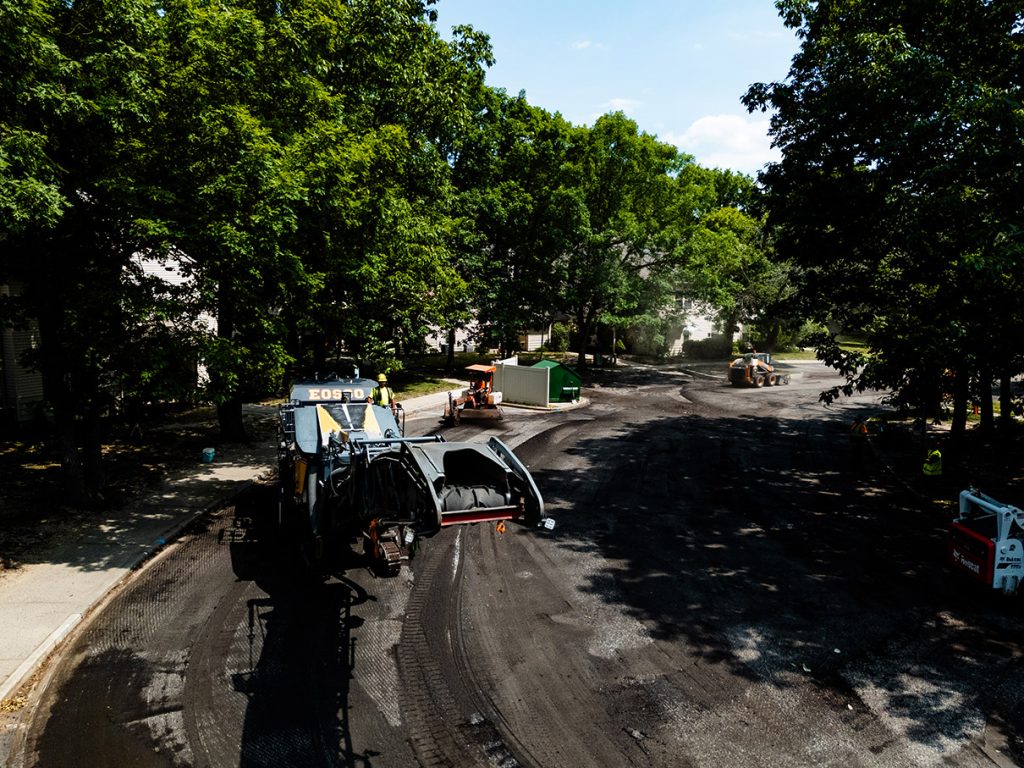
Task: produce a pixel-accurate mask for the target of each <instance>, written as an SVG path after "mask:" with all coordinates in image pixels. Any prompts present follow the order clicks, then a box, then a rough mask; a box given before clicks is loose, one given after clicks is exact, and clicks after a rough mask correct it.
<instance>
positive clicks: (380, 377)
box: [377, 373, 388, 381]
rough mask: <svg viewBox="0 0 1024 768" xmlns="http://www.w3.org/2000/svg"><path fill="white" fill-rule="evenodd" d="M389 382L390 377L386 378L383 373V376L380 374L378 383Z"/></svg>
mask: <svg viewBox="0 0 1024 768" xmlns="http://www.w3.org/2000/svg"><path fill="white" fill-rule="evenodd" d="M387 380H388V377H387V376H385V375H384V374H383V373H382V374H380V375H379V376H378V377H377V381H387Z"/></svg>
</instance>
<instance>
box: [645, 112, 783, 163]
mask: <svg viewBox="0 0 1024 768" xmlns="http://www.w3.org/2000/svg"><path fill="white" fill-rule="evenodd" d="M660 138H661V139H662V140H663V141H667V142H670V143H672V144H675V145H676V146H677V147H679V148H680V149H681V150H682V151H683V152H686V153H687V154H690V155H693V156H694V159H696V161H697V162H698V163H699V164H700V165H703V166H705V167H706V168H727V169H729V170H733V171H740V172H742V173H748V174H750V175H751V176H756V175H757V172H758V171H759V170H761V168H762V167H763V166H764V165H765V164H766V163H770V162H776V161H778V160H779V159H780V157H781V155H780V154H779V151H778V150H776V149H773V148H772V146H771V140H770V139H769V138H768V118H767V117H760V116H753V115H747V116H744V115H705V116H704V117H701V118H699V119H698V120H696V121H695V122H694V123H693V124H692V125H691V126H690V127H689V128H687V129H686V131H685V132H683V133H682V134H673V133H667V134H664V135H663V136H661V137H660Z"/></svg>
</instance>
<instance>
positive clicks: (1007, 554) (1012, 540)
mask: <svg viewBox="0 0 1024 768" xmlns="http://www.w3.org/2000/svg"><path fill="white" fill-rule="evenodd" d="M946 563H947V564H948V565H949V567H950V568H952V569H953V570H954V571H956V572H958V573H961V574H964V575H966V576H967V577H968V578H970V579H971V580H973V581H977V582H979V583H981V584H984V585H985V586H986V587H989V588H991V589H998V590H1001V591H1002V592H1003V593H1005V594H1008V595H1014V594H1021V593H1022V592H1024V590H1022V589H1021V582H1022V581H1024V512H1022V511H1021V510H1019V509H1018V508H1017V507H1013V506H1010V505H1009V504H1001V503H1000V502H998V501H996V500H995V499H993V498H992V497H991V496H986V495H985V494H984V493H981V492H980V491H976V490H974V489H973V488H970V489H968V490H966V491H961V492H960V506H959V510H958V512H957V516H956V517H955V518H954V519H953V521H952V522H951V523H950V525H949V537H948V539H947V545H946Z"/></svg>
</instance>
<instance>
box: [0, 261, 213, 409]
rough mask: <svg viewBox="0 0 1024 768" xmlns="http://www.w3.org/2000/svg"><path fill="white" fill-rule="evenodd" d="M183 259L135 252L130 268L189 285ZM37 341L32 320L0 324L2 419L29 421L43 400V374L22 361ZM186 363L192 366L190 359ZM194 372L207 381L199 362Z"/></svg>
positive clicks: (7, 292) (13, 289) (9, 287)
mask: <svg viewBox="0 0 1024 768" xmlns="http://www.w3.org/2000/svg"><path fill="white" fill-rule="evenodd" d="M185 258H186V257H185V256H184V255H182V254H176V255H173V256H172V257H171V258H169V259H166V260H158V259H153V258H149V257H146V256H142V255H139V254H136V255H135V256H134V257H133V258H132V262H133V269H132V270H130V271H131V272H133V273H134V274H135V275H136V276H141V277H142V278H143V279H145V278H157V279H158V280H160V281H161V282H163V283H165V284H167V286H168V287H172V286H182V285H188V284H189V281H190V280H191V278H190V277H189V276H188V275H187V274H186V273H185V270H184V269H183V264H184V259H185ZM22 290H23V287H22V286H21V285H20V284H18V283H14V282H12V283H9V284H6V285H0V296H8V297H10V296H18V295H20V293H21V291H22ZM199 322H200V323H201V324H202V326H203V327H204V328H205V329H206V330H208V331H210V332H211V333H212V332H216V328H217V322H216V320H215V319H214V318H213V317H211V316H209V315H202V316H200V318H199ZM39 344H40V334H39V325H38V323H37V322H36V321H35V320H34V319H29V320H27V321H26V322H25V323H23V324H20V325H18V326H16V327H10V326H3V327H0V376H2V389H0V420H2V421H4V422H7V423H10V422H15V423H23V422H27V421H30V420H31V419H32V418H33V417H34V416H35V415H36V413H37V411H38V409H39V407H40V406H41V405H42V403H43V399H44V398H43V378H42V375H41V374H40V373H39V372H38V371H36V370H33V369H32V368H31V367H29V366H27V365H26V364H25V362H24V356H25V353H26V352H31V350H33V349H36V348H37V347H38V346H39ZM185 362H186V364H189V365H191V363H190V362H189V361H185ZM195 372H196V375H197V376H198V383H203V382H205V381H206V380H208V377H207V374H206V369H205V367H204V366H202V365H201V364H198V363H196V366H195Z"/></svg>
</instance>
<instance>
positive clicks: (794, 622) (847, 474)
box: [535, 416, 1024, 754]
mask: <svg viewBox="0 0 1024 768" xmlns="http://www.w3.org/2000/svg"><path fill="white" fill-rule="evenodd" d="M570 453H571V454H573V455H575V456H576V457H577V458H578V459H579V460H581V461H583V462H585V466H584V467H583V468H581V469H572V470H547V471H537V472H535V480H536V481H537V483H538V485H539V487H540V488H541V491H542V493H543V495H544V497H545V500H546V502H547V504H548V506H549V510H550V511H551V512H552V513H553V514H555V515H556V516H557V517H558V525H559V528H558V540H559V546H561V547H565V548H568V549H571V550H574V551H582V552H587V553H591V554H593V555H596V556H598V557H599V558H600V562H601V563H603V565H601V566H600V567H599V568H598V569H597V570H596V571H594V572H590V573H589V574H588V575H587V576H586V579H585V580H584V582H583V583H581V584H580V585H579V589H581V590H582V591H583V592H585V593H587V594H590V595H593V596H597V597H598V598H599V599H601V600H602V601H605V602H607V603H609V604H613V605H614V606H616V608H617V609H620V610H622V611H625V612H626V613H628V614H629V615H630V616H632V617H633V618H634V619H636V620H637V621H638V622H640V623H641V624H642V625H643V626H644V627H645V628H646V630H647V632H649V634H650V636H651V637H652V638H653V639H655V640H656V641H662V642H670V643H671V642H684V643H686V644H687V645H688V647H690V648H692V649H693V650H694V651H695V652H696V653H699V654H700V655H701V657H702V658H703V659H704V660H706V661H709V662H714V663H720V664H724V665H727V667H728V668H729V669H730V670H731V671H732V673H733V674H735V675H738V676H742V677H745V678H749V679H757V680H761V681H764V682H767V683H768V684H770V685H773V686H776V687H779V688H787V687H790V686H792V685H793V684H794V683H796V682H797V681H804V682H811V683H813V684H814V685H816V686H819V687H820V688H822V689H823V690H827V691H829V692H830V694H831V695H833V696H835V697H836V699H837V700H838V701H844V702H847V703H848V704H849V706H850V708H851V709H854V708H856V709H858V710H861V711H863V710H864V708H865V707H866V708H868V709H870V710H872V711H874V712H875V713H876V714H879V715H880V716H881V717H882V718H883V720H885V721H886V724H887V725H893V724H897V725H898V726H899V727H900V729H901V730H903V731H904V732H905V733H906V734H907V736H908V737H909V738H910V739H911V740H913V741H914V742H916V743H918V744H920V745H923V746H925V747H927V748H929V749H932V750H935V751H936V752H937V753H938V754H945V753H946V751H947V750H949V749H952V748H957V747H958V746H959V745H962V744H963V743H964V742H965V741H969V740H970V739H971V738H972V737H977V736H978V735H979V733H980V732H981V730H983V727H984V724H985V719H986V717H987V716H989V715H990V714H991V713H996V714H997V715H1000V716H1002V718H1003V719H1004V720H1005V721H1007V723H1008V724H1009V726H1010V727H1011V730H1013V729H1017V730H1019V729H1020V727H1021V723H1020V722H1015V718H1016V719H1017V720H1019V718H1020V714H1021V711H1022V709H1024V705H1022V702H1024V671H1022V670H1021V669H1020V668H1019V665H1017V664H1016V662H1015V659H1016V658H1019V656H1020V654H1021V652H1022V650H1024V646H1022V643H1021V638H1022V637H1024V617H1022V615H1021V611H1020V607H1019V603H1013V602H1012V601H1011V602H1008V601H1006V600H1004V599H1001V598H1000V597H999V596H997V595H993V594H989V593H988V592H986V591H984V590H980V591H975V590H974V589H973V588H971V587H968V586H967V585H963V584H961V583H960V582H958V581H957V580H956V579H954V578H952V577H951V576H950V575H948V574H947V573H946V572H945V570H944V564H943V560H944V554H945V529H946V524H947V522H948V517H951V513H952V510H951V509H950V514H949V516H944V515H942V514H937V512H936V509H935V507H934V506H932V505H931V504H927V503H922V500H921V498H920V497H919V496H917V495H914V494H911V493H908V492H907V491H906V489H905V488H904V487H903V486H901V485H899V484H898V483H897V484H894V483H893V479H892V476H891V475H890V474H889V473H888V472H887V471H886V467H885V466H883V465H882V463H881V462H880V461H879V460H878V458H877V457H876V456H874V455H873V454H869V455H868V456H866V457H865V456H858V455H856V454H855V453H854V449H853V448H851V446H850V444H849V437H848V430H847V425H846V424H845V423H842V422H840V421H838V420H831V421H829V420H784V419H783V420H780V419H773V418H760V419H757V418H750V419H747V418H715V419H704V418H699V417H696V416H681V417H677V418H664V419H657V420H653V421H646V422H643V423H641V424H639V425H637V426H635V427H624V428H623V429H622V431H621V434H620V435H618V436H615V437H609V438H601V439H591V440H583V441H581V442H580V443H579V444H577V446H576V447H574V448H573V449H571V450H570Z"/></svg>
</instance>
